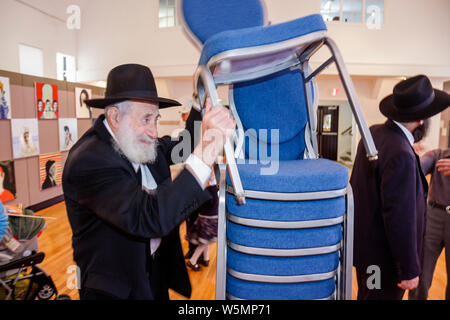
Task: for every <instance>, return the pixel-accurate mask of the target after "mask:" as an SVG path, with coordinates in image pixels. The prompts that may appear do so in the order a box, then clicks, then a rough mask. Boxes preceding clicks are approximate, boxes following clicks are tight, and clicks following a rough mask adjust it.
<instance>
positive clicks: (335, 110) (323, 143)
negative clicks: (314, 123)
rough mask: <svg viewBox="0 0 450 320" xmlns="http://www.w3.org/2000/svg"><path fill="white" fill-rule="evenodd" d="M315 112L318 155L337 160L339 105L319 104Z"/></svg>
mask: <svg viewBox="0 0 450 320" xmlns="http://www.w3.org/2000/svg"><path fill="white" fill-rule="evenodd" d="M317 112H318V116H317V119H318V130H317V140H318V143H319V157H320V158H325V159H330V160H333V161H337V156H338V129H339V106H319V108H318V110H317Z"/></svg>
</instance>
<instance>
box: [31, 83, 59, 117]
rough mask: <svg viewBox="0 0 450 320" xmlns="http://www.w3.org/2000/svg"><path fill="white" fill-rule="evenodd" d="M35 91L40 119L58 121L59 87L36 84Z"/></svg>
mask: <svg viewBox="0 0 450 320" xmlns="http://www.w3.org/2000/svg"><path fill="white" fill-rule="evenodd" d="M35 89H36V108H37V115H38V119H58V113H59V100H58V86H56V85H53V84H47V83H40V82H36V83H35Z"/></svg>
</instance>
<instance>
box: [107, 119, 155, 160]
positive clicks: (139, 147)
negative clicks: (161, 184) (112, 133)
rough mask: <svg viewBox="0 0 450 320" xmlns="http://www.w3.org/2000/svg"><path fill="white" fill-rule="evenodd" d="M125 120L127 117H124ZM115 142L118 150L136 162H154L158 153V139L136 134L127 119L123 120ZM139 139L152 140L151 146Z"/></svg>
mask: <svg viewBox="0 0 450 320" xmlns="http://www.w3.org/2000/svg"><path fill="white" fill-rule="evenodd" d="M124 120H125V119H124ZM116 139H117V141H116V143H115V144H114V146H115V149H116V151H117V152H119V153H121V154H123V155H124V156H125V157H126V158H127V159H128V160H130V161H131V162H135V163H153V162H155V160H156V156H157V155H158V151H157V147H158V140H157V139H152V138H149V137H148V136H136V135H135V133H134V132H133V130H132V129H131V126H129V123H128V121H127V120H125V121H122V124H121V125H120V126H119V129H118V131H117V135H116ZM139 140H144V141H147V142H151V145H150V146H147V145H143V144H142V143H141V142H139Z"/></svg>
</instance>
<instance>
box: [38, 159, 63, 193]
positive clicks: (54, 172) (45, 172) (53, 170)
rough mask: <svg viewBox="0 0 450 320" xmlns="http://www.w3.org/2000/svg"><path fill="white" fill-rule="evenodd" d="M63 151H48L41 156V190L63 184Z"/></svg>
mask: <svg viewBox="0 0 450 320" xmlns="http://www.w3.org/2000/svg"><path fill="white" fill-rule="evenodd" d="M61 178H62V165H61V153H59V152H56V153H48V154H41V155H40V156H39V179H40V183H39V185H40V186H41V190H45V189H48V188H52V187H55V186H59V185H61Z"/></svg>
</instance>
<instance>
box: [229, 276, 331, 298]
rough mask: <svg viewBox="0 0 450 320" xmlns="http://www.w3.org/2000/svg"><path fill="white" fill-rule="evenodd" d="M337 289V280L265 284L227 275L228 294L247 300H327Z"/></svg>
mask: <svg viewBox="0 0 450 320" xmlns="http://www.w3.org/2000/svg"><path fill="white" fill-rule="evenodd" d="M335 289H336V282H335V279H328V280H322V281H315V282H302V283H263V282H254V281H244V280H240V279H237V278H235V277H233V276H230V275H229V274H227V293H228V294H230V295H232V296H233V297H235V298H239V299H247V300H312V299H325V298H328V297H329V296H331V295H332V294H333V293H334V291H335Z"/></svg>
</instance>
